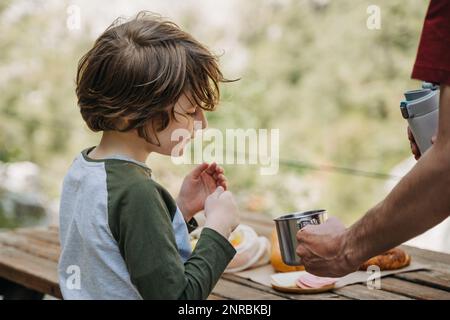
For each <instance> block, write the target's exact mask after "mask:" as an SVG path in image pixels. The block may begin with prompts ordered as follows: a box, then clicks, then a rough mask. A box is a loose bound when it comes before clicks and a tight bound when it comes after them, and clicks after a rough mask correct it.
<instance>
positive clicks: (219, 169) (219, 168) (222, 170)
mask: <svg viewBox="0 0 450 320" xmlns="http://www.w3.org/2000/svg"><path fill="white" fill-rule="evenodd" d="M216 172H218V173H224V172H225V170H224V169H223V167H221V166H217V168H216Z"/></svg>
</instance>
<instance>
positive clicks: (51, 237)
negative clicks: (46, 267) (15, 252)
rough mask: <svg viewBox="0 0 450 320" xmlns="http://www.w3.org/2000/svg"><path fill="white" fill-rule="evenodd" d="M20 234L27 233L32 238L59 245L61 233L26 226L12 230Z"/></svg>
mask: <svg viewBox="0 0 450 320" xmlns="http://www.w3.org/2000/svg"><path fill="white" fill-rule="evenodd" d="M11 232H13V233H16V234H19V235H26V236H28V237H30V238H34V239H37V240H41V241H45V242H48V243H51V244H56V245H59V234H58V232H55V231H51V230H47V229H43V228H26V229H15V230H14V231H11Z"/></svg>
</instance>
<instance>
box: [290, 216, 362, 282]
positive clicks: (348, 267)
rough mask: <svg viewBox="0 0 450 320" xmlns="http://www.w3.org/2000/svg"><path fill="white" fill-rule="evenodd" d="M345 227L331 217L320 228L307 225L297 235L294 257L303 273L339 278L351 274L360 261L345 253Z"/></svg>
mask: <svg viewBox="0 0 450 320" xmlns="http://www.w3.org/2000/svg"><path fill="white" fill-rule="evenodd" d="M345 236H346V228H345V226H344V225H343V224H342V222H340V221H339V220H338V219H337V218H334V217H331V218H329V219H328V220H327V221H326V222H325V223H323V224H321V225H308V226H306V227H304V228H303V229H301V230H299V231H298V233H297V240H298V243H299V245H298V247H297V254H298V255H299V256H300V258H301V259H302V264H303V265H304V266H305V269H306V271H308V272H309V273H312V274H314V275H317V276H326V277H341V276H344V275H346V274H349V273H351V272H354V271H356V270H357V269H358V267H359V264H360V263H359V262H356V261H352V259H351V254H349V253H347V252H346V251H345V249H346V248H345Z"/></svg>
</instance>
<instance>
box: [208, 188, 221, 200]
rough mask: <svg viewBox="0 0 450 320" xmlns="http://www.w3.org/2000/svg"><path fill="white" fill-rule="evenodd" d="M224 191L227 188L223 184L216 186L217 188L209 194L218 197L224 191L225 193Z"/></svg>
mask: <svg viewBox="0 0 450 320" xmlns="http://www.w3.org/2000/svg"><path fill="white" fill-rule="evenodd" d="M224 191H225V188H224V187H223V186H218V187H217V188H216V190H214V192H213V193H211V194H210V195H209V196H210V197H211V196H212V197H214V198H218V197H219V196H220V195H221V194H222V193H224Z"/></svg>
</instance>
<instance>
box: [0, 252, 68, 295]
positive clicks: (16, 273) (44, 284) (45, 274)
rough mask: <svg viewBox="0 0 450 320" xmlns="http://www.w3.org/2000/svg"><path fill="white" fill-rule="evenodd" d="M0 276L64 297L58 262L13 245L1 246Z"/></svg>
mask: <svg viewBox="0 0 450 320" xmlns="http://www.w3.org/2000/svg"><path fill="white" fill-rule="evenodd" d="M0 277H2V278H4V279H7V280H10V281H12V282H15V283H18V284H20V285H23V286H24V287H27V288H29V289H33V290H36V291H38V292H42V293H45V294H49V295H52V296H54V297H57V298H62V295H61V291H60V289H59V284H58V271H57V263H56V262H54V261H50V260H48V259H43V258H40V257H37V256H34V255H31V254H29V253H25V252H23V251H20V250H17V249H15V248H12V247H5V246H1V247H0Z"/></svg>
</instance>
